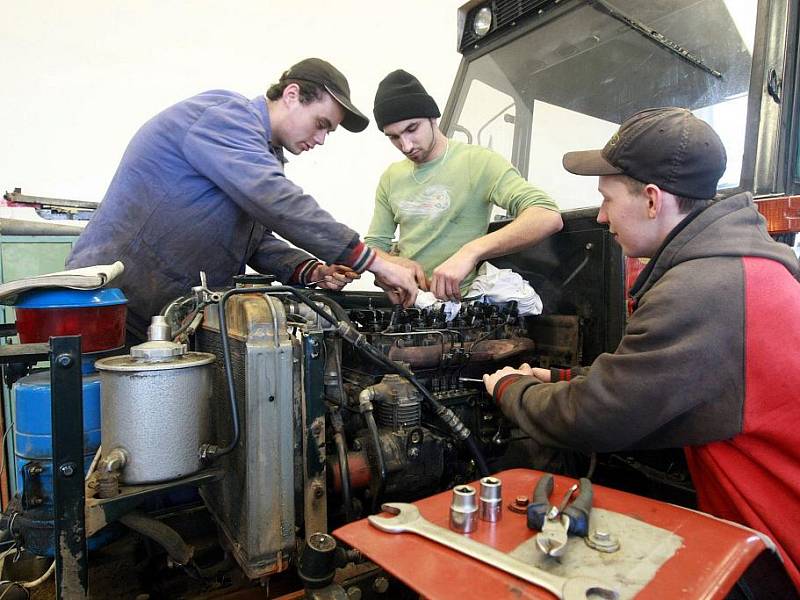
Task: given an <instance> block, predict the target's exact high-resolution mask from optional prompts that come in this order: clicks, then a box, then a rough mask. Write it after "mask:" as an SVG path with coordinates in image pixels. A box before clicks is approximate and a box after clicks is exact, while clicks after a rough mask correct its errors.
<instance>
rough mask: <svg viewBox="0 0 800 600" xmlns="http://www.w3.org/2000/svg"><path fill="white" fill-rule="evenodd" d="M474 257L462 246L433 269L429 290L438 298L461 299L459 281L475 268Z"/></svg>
mask: <svg viewBox="0 0 800 600" xmlns="http://www.w3.org/2000/svg"><path fill="white" fill-rule="evenodd" d="M476 263H477V260H476V258H475V257H474V256H473V255H472V254H471V253H470V252H468V251H467V248H466V247H464V248H462V249H461V250H459V251H458V252H456V253H455V254H453V256H451V257H450V258H448V259H447V260H446V261H444V262H443V263H442V264H440V265H439V266H438V267H436V268H435V269H434V270H433V277H431V291H432V292H433V295H434V296H436V297H437V298H438V299H439V300H461V289H460V286H461V282H462V281H464V278H465V277H466V276H467V275H469V274H470V273H471V272H472V270H473V269H474V268H475V264H476Z"/></svg>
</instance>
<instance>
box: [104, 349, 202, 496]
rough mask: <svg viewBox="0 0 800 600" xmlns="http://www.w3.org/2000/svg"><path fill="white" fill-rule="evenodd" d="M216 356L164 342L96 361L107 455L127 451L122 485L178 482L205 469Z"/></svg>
mask: <svg viewBox="0 0 800 600" xmlns="http://www.w3.org/2000/svg"><path fill="white" fill-rule="evenodd" d="M215 358H216V357H215V356H214V355H213V354H209V353H207V352H186V346H184V345H183V344H176V343H174V342H170V341H166V340H160V341H150V342H146V343H144V344H140V345H138V346H134V347H133V348H131V353H130V354H128V355H125V356H112V357H109V358H103V359H101V360H98V361H97V362H96V363H95V366H96V368H97V370H98V371H100V376H101V381H102V384H101V403H102V433H101V443H102V447H103V457H105V456H106V455H108V454H109V453H110V452H112V451H113V450H114V449H116V448H120V449H122V450H124V452H125V454H126V455H127V461H126V462H125V466H124V467H123V468H122V471H121V475H120V481H121V482H122V483H127V484H141V483H151V482H157V481H165V480H168V479H177V478H180V477H184V476H186V475H190V474H191V473H194V472H195V471H198V470H199V469H200V467H201V463H200V457H199V455H198V449H199V448H200V445H201V444H203V443H205V442H208V441H209V402H210V399H211V363H212V362H214V360H215Z"/></svg>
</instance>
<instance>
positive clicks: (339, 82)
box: [281, 58, 369, 132]
mask: <svg viewBox="0 0 800 600" xmlns="http://www.w3.org/2000/svg"><path fill="white" fill-rule="evenodd" d="M286 79H299V80H300V81H310V82H311V83H316V84H317V85H321V86H322V87H324V88H325V90H326V91H327V92H328V93H329V94H330V95H331V96H333V99H334V100H336V101H337V102H338V103H339V104H341V105H342V108H344V111H345V115H344V119H342V127H344V128H345V129H347V130H348V131H354V132H358V131H364V130H365V129H366V128H367V125H369V119H368V118H367V117H365V116H364V115H363V114H362V112H361V111H360V110H358V109H357V108H356V107H355V106H353V103H352V101H351V100H350V86H349V85H348V83H347V78H346V77H345V76H344V75H342V72H341V71H339V69H337V68H336V67H334V66H333V65H332V64H331V63H329V62H326V61H324V60H322V59H321V58H307V59H305V60H301V61H300V62H299V63H297V64H296V65H293V66H291V67H290V68H289V70H288V71H286V72H285V73H284V74H283V75H281V81H285V80H286Z"/></svg>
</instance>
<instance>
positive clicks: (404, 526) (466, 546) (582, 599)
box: [368, 502, 619, 600]
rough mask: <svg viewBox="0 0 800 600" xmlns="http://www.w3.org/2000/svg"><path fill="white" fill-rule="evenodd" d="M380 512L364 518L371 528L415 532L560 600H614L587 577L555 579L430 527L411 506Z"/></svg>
mask: <svg viewBox="0 0 800 600" xmlns="http://www.w3.org/2000/svg"><path fill="white" fill-rule="evenodd" d="M381 508H382V509H383V511H384V512H388V513H390V514H392V515H395V516H393V517H381V516H379V515H371V516H369V517H368V519H369V522H370V524H371V525H372V526H374V527H377V528H378V529H380V530H381V531H386V532H388V533H403V532H407V533H416V534H417V535H419V536H422V537H424V538H427V539H429V540H431V541H433V542H436V543H437V544H441V545H442V546H447V547H448V548H450V549H452V550H455V551H456V552H460V553H461V554H466V555H467V556H471V557H472V558H474V559H476V560H479V561H481V562H484V563H486V564H487V565H490V566H492V567H495V568H496V569H500V570H501V571H505V572H506V573H510V574H511V575H514V576H515V577H519V578H520V579H523V580H525V581H528V582H530V583H533V584H535V585H538V586H540V587H542V588H544V589H546V590H547V591H549V592H552V593H553V594H555V595H556V596H557V597H559V598H562V599H563V600H586V599H587V598H589V594H594V595H595V597H599V598H603V599H604V600H616V599H617V598H619V593H618V592H617V591H616V590H615V589H613V588H612V587H610V586H609V585H607V584H605V583H603V582H602V581H597V580H596V579H593V578H591V577H583V576H577V577H559V576H558V575H553V574H552V573H548V572H547V571H543V570H541V569H537V568H536V567H533V566H531V565H528V564H525V563H524V562H522V561H521V560H517V559H515V558H511V557H510V556H508V555H507V554H505V553H503V552H500V551H499V550H495V549H494V548H492V547H491V546H487V545H486V544H481V543H480V542H476V541H475V540H473V539H470V538H468V537H466V536H463V535H460V534H458V533H454V532H452V531H450V530H449V529H445V528H444V527H439V526H438V525H434V524H433V523H431V522H430V521H428V520H426V519H425V518H424V517H423V516H422V515H420V514H419V509H417V507H416V506H414V505H413V504H406V503H404V502H387V503H386V504H384V505H383V506H381Z"/></svg>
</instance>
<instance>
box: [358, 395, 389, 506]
mask: <svg viewBox="0 0 800 600" xmlns="http://www.w3.org/2000/svg"><path fill="white" fill-rule="evenodd" d="M364 404H368V406H364ZM361 411H362V414H363V415H364V420H365V421H366V422H367V428H368V429H369V433H370V437H371V438H372V445H373V447H374V450H375V458H376V459H377V461H378V485H377V486H376V487H375V489H373V490H372V512H378V507H379V506H380V504H379V501H380V498H381V496H383V490H384V489H385V487H386V461H385V460H384V458H383V449H382V448H381V437H380V435H379V434H378V425H377V424H376V423H375V415H373V414H372V403H371V402H367V403H362V408H361Z"/></svg>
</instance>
